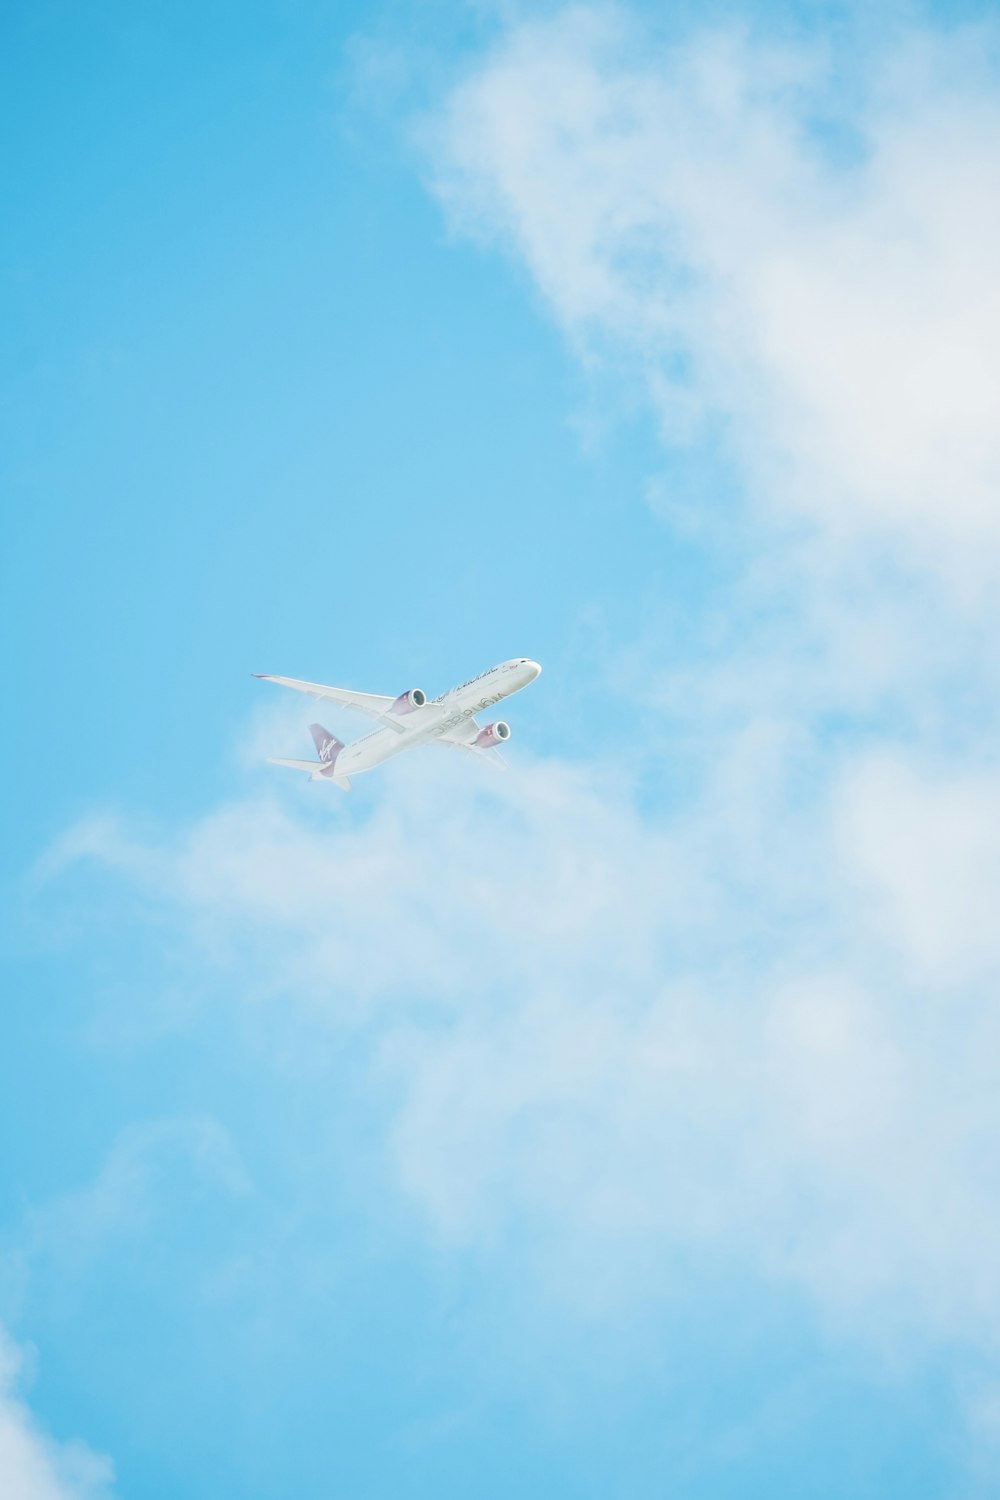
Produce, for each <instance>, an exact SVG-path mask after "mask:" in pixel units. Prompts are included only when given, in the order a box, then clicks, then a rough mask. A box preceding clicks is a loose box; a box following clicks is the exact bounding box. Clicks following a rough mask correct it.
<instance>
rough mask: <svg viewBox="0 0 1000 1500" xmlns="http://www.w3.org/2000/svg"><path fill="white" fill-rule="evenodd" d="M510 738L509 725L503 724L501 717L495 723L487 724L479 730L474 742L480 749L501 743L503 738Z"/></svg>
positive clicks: (486, 748)
mask: <svg viewBox="0 0 1000 1500" xmlns="http://www.w3.org/2000/svg"><path fill="white" fill-rule="evenodd" d="M509 739H510V725H509V724H505V723H504V721H503V719H498V720H497V722H496V723H495V724H487V725H486V728H485V729H482V730H480V732H479V734H478V735H477V736H476V744H477V745H478V746H479V748H480V750H488V749H489V748H490V746H491V745H502V744H503V742H504V740H509Z"/></svg>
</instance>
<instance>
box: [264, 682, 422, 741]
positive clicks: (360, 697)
mask: <svg viewBox="0 0 1000 1500" xmlns="http://www.w3.org/2000/svg"><path fill="white" fill-rule="evenodd" d="M253 675H254V676H255V677H259V678H260V679H261V681H262V682H277V683H279V684H280V685H281V687H287V688H294V689H295V691H296V692H297V693H308V694H309V697H310V698H317V699H319V700H320V701H321V702H322V701H325V702H327V703H339V704H340V706H341V708H353V709H355V710H356V711H357V712H358V713H359V714H366V715H367V717H368V718H369V719H383V720H385V719H386V716H387V715H388V713H389V710H390V708H391V707H392V705H393V704H394V703H395V701H396V700H395V698H389V697H383V695H382V694H381V693H354V692H351V690H350V689H349V688H335V687H324V686H323V684H322V683H320V682H300V681H299V679H298V678H297V677H272V676H269V674H268V673H266V672H255V673H254V674H253ZM388 722H390V723H392V722H393V721H392V720H389V721H388ZM393 727H394V728H398V727H400V726H398V725H396V724H393Z"/></svg>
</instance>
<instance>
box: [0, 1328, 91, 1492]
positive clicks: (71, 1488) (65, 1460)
mask: <svg viewBox="0 0 1000 1500" xmlns="http://www.w3.org/2000/svg"><path fill="white" fill-rule="evenodd" d="M24 1363H25V1361H24V1356H23V1354H22V1353H21V1351H19V1350H18V1348H17V1347H16V1345H15V1344H13V1343H12V1342H11V1340H10V1339H9V1338H8V1337H7V1335H6V1334H5V1333H4V1331H3V1330H2V1329H0V1490H2V1492H3V1494H4V1496H5V1497H7V1500H104V1497H110V1494H111V1486H112V1482H113V1480H114V1467H113V1465H112V1463H111V1460H110V1459H108V1458H105V1457H104V1456H103V1455H101V1454H97V1453H94V1452H92V1450H91V1449H89V1448H87V1447H86V1446H85V1445H84V1444H83V1443H79V1442H56V1441H54V1440H53V1439H52V1438H51V1437H49V1436H48V1434H47V1433H46V1432H44V1431H43V1429H42V1427H41V1425H40V1424H39V1423H38V1422H37V1420H36V1419H35V1417H34V1416H33V1414H32V1412H31V1410H30V1408H29V1407H28V1405H27V1404H26V1403H25V1401H24V1400H23V1399H22V1398H21V1397H20V1395H19V1394H18V1387H19V1385H20V1383H21V1375H22V1372H23V1368H24Z"/></svg>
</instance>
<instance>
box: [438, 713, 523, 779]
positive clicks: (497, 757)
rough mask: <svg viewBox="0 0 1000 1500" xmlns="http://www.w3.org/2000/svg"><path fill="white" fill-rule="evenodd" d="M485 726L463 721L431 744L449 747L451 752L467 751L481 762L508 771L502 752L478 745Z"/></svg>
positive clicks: (472, 720) (474, 721) (467, 720)
mask: <svg viewBox="0 0 1000 1500" xmlns="http://www.w3.org/2000/svg"><path fill="white" fill-rule="evenodd" d="M482 729H483V726H482V725H481V724H477V723H476V720H475V719H473V718H469V719H463V721H462V723H461V724H456V725H455V728H454V729H448V730H446V731H445V732H444V734H440V735H438V737H437V738H436V739H435V740H432V741H431V743H432V744H434V745H447V746H448V747H449V749H451V750H465V751H466V752H467V754H469V755H475V756H476V757H478V759H480V760H485V761H487V762H488V763H489V764H490V765H491V766H496V767H497V768H498V769H502V770H504V771H506V769H507V762H506V761H505V760H504V758H503V756H502V755H501V754H500V751H499V750H497V749H495V748H492V747H491V748H490V749H484V748H483V747H482V746H480V745H477V744H476V740H477V739H478V737H479V735H480V734H481V733H482Z"/></svg>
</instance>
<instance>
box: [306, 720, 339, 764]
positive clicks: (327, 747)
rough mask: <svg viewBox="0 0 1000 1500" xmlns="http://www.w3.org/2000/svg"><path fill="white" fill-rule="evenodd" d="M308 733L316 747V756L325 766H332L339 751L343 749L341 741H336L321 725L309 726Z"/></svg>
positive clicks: (335, 737)
mask: <svg viewBox="0 0 1000 1500" xmlns="http://www.w3.org/2000/svg"><path fill="white" fill-rule="evenodd" d="M309 733H310V734H311V735H312V737H313V744H314V745H315V746H316V754H317V755H318V756H319V758H320V760H321V761H322V762H323V764H324V765H325V766H332V765H333V762H334V761H335V760H336V759H337V756H338V755H339V754H340V752H341V750H343V748H344V742H343V740H338V738H337V736H336V735H335V734H331V733H330V731H329V729H324V728H323V726H322V724H310V725H309Z"/></svg>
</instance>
